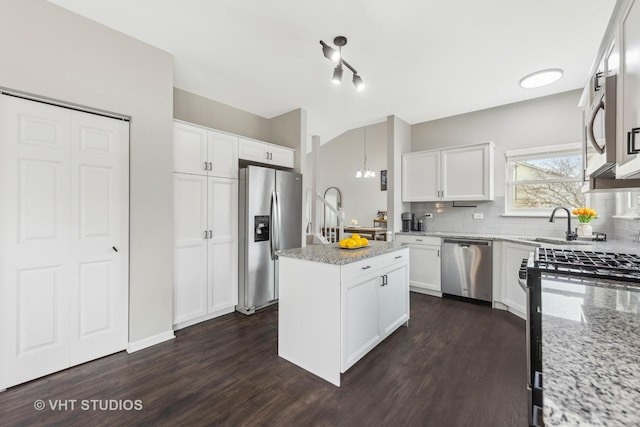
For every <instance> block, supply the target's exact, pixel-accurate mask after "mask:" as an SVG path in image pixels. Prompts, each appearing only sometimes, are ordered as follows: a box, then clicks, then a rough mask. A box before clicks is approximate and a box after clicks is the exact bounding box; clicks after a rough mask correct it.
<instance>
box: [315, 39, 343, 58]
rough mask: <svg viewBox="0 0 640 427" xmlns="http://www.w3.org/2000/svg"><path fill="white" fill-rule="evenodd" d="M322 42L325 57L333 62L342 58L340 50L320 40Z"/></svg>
mask: <svg viewBox="0 0 640 427" xmlns="http://www.w3.org/2000/svg"><path fill="white" fill-rule="evenodd" d="M320 44H321V45H322V54H323V55H324V57H325V58H327V59H328V60H330V61H333V62H338V61H339V60H340V52H339V51H337V50H336V49H334V48H332V47H331V46H329V45H327V44H324V43H323V42H322V41H321V42H320Z"/></svg>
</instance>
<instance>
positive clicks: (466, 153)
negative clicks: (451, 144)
mask: <svg viewBox="0 0 640 427" xmlns="http://www.w3.org/2000/svg"><path fill="white" fill-rule="evenodd" d="M493 150H494V145H493V143H485V144H477V145H470V146H464V147H456V148H449V149H445V150H430V151H419V152H415V153H407V154H403V155H402V201H403V202H432V201H464V200H473V201H479V200H493V182H494V179H493V173H494V172H493Z"/></svg>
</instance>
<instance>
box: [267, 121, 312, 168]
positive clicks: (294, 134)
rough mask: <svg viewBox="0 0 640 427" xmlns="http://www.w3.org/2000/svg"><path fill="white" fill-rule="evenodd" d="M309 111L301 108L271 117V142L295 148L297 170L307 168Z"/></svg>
mask: <svg viewBox="0 0 640 427" xmlns="http://www.w3.org/2000/svg"><path fill="white" fill-rule="evenodd" d="M306 140H307V111H306V110H303V109H301V108H298V109H297V110H293V111H290V112H288V113H285V114H281V115H279V116H276V117H273V118H271V119H269V139H268V141H269V142H272V143H274V144H278V145H283V146H285V147H289V148H293V149H294V150H296V153H295V170H297V171H298V172H302V173H304V169H305V168H306V158H307V156H306V151H307V150H306V146H305V142H306Z"/></svg>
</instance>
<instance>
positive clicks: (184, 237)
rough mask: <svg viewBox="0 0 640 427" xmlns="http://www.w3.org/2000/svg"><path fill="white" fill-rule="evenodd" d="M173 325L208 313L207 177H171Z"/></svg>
mask: <svg viewBox="0 0 640 427" xmlns="http://www.w3.org/2000/svg"><path fill="white" fill-rule="evenodd" d="M173 192H174V224H175V228H174V233H175V242H176V243H175V245H176V246H175V257H174V259H175V266H174V267H175V278H174V290H175V291H174V296H173V316H174V317H173V323H174V324H178V323H181V322H185V321H188V320H190V319H193V318H195V317H198V316H203V315H205V314H207V242H208V241H209V240H208V237H209V236H208V234H207V235H206V238H205V234H204V233H205V232H206V233H208V228H207V177H206V176H197V175H188V174H181V173H174V174H173Z"/></svg>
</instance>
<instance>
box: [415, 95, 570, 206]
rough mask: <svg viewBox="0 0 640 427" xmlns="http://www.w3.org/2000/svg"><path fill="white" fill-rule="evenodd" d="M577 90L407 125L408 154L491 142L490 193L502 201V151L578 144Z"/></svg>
mask: <svg viewBox="0 0 640 427" xmlns="http://www.w3.org/2000/svg"><path fill="white" fill-rule="evenodd" d="M580 93H581V91H580V90H574V91H570V92H564V93H560V94H557V95H551V96H545V97H542V98H536V99H533V100H529V101H524V102H518V103H514V104H507V105H502V106H500V107H495V108H489V109H487V110H480V111H474V112H472V113H467V114H461V115H458V116H452V117H447V118H444V119H439V120H433V121H429V122H424V123H417V124H414V125H413V126H411V151H421V150H430V149H434V148H447V147H453V146H457V145H469V144H478V143H481V142H489V141H493V142H494V143H495V144H496V150H495V160H496V167H495V194H496V196H504V178H505V172H504V165H505V162H504V152H505V151H507V150H516V149H520V148H530V147H540V146H545V145H555V144H565V143H571V142H580V141H581V140H582V116H581V113H580V110H579V109H578V101H579V99H580Z"/></svg>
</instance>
